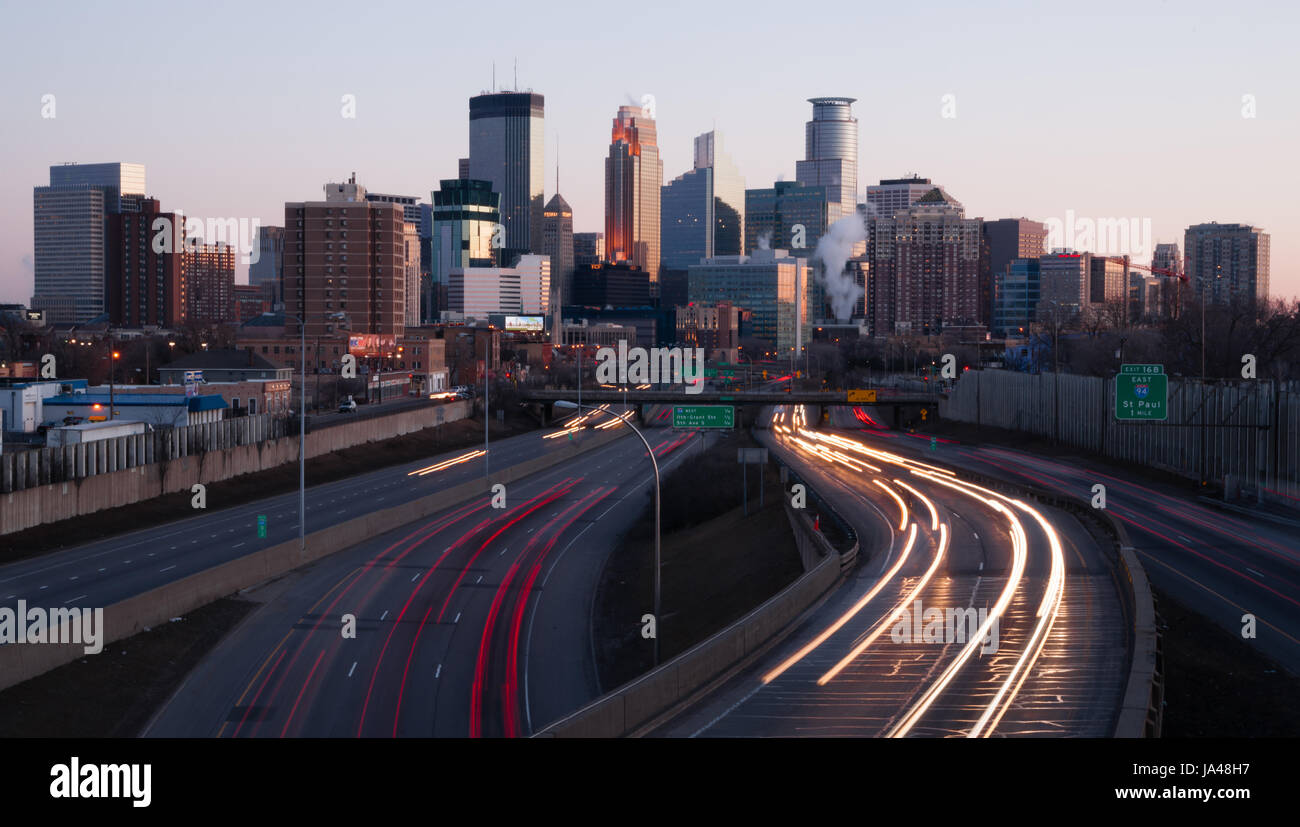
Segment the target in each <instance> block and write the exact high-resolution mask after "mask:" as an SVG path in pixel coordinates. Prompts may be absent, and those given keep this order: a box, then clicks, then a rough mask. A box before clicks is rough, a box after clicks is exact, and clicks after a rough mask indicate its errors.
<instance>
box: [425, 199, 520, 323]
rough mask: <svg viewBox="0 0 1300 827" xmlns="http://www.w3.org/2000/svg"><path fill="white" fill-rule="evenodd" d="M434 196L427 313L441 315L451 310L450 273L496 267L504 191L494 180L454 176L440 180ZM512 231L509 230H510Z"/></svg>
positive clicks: (431, 316) (427, 316)
mask: <svg viewBox="0 0 1300 827" xmlns="http://www.w3.org/2000/svg"><path fill="white" fill-rule="evenodd" d="M438 183H439V189H438V190H437V192H434V193H431V195H432V198H433V230H432V238H431V240H430V251H429V277H430V281H431V285H430V290H429V296H428V302H429V305H428V306H427V307H426V308H425V311H424V317H425V319H426V320H428V321H434V320H436V319H437V318H438V313H439V311H442V310H447V309H448V304H447V285H448V277H449V275H450V273H451V271H452V270H454V269H464V268H466V267H495V266H499V265H500V261H501V259H500V258H499V257H498V256H497V255H496V254H497V253H498V252H500V251H499V250H497V249H494V248H493V246H492V243H493V240H492V239H493V235H494V233H495V231H496V227H497V224H499V223H501V195H500V193H497V192H494V191H493V190H492V183H491V182H490V181H478V180H475V179H464V178H451V179H444V180H442V181H439V182H438ZM507 233H508V231H507Z"/></svg>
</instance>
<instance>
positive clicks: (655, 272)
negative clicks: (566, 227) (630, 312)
mask: <svg viewBox="0 0 1300 827" xmlns="http://www.w3.org/2000/svg"><path fill="white" fill-rule="evenodd" d="M663 179H664V168H663V162H662V161H661V160H660V159H659V145H658V137H657V131H656V126H655V120H654V118H653V117H651V116H650V114H649V113H648V112H647V111H646V110H645V109H644V108H643V107H640V106H620V107H619V108H618V113H617V114H616V115H615V116H614V125H613V128H612V129H611V131H610V142H609V154H608V155H607V156H606V158H605V257H606V258H607V259H608V260H609V261H613V262H621V261H626V262H628V263H630V264H632V265H633V266H635V267H637V268H639V269H641V270H643V271H645V273H646V274H647V276H649V279H650V285H651V287H650V291H651V294H652V295H654V293H655V288H656V287H657V284H658V281H659V262H660V247H659V240H660V236H659V233H660V229H661V228H660V223H659V222H660V198H661V195H662V193H661V188H662V186H663Z"/></svg>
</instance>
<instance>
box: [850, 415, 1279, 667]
mask: <svg viewBox="0 0 1300 827" xmlns="http://www.w3.org/2000/svg"><path fill="white" fill-rule="evenodd" d="M874 413H875V412H874V411H872V410H871V409H869V408H859V409H856V410H855V409H854V408H849V407H844V408H832V409H831V417H832V424H833V425H835V426H837V427H840V428H852V429H857V433H858V434H859V435H860V437H861V438H863V439H866V440H868V441H872V442H874V443H876V444H879V445H882V446H885V447H887V448H888V449H889V450H892V451H899V452H903V453H909V454H910V455H913V456H929V457H933V458H935V459H937V460H941V461H943V462H945V463H947V464H950V465H954V466H958V467H966V468H970V469H971V470H973V471H976V472H978V473H980V474H986V475H990V476H997V477H1001V478H1004V479H1007V480H1011V481H1015V482H1023V483H1027V484H1030V485H1034V486H1037V487H1039V488H1047V489H1050V490H1053V491H1059V492H1062V493H1066V494H1071V495H1073V496H1075V497H1080V498H1083V499H1087V500H1091V499H1092V498H1093V497H1094V493H1093V486H1094V485H1097V484H1100V485H1102V486H1104V487H1105V496H1106V500H1105V507H1106V510H1107V511H1108V512H1109V513H1110V514H1111V515H1112V516H1113V517H1115V518H1116V519H1117V520H1119V521H1120V522H1122V523H1123V524H1124V525H1125V527H1126V529H1127V531H1128V533H1129V536H1130V539H1131V541H1132V543H1133V546H1134V548H1135V549H1136V551H1137V554H1138V557H1139V559H1140V560H1141V562H1142V565H1143V567H1144V568H1145V569H1146V572H1147V576H1148V577H1149V578H1150V579H1151V583H1152V585H1154V586H1155V587H1156V588H1157V589H1159V590H1161V591H1163V592H1165V593H1167V594H1169V595H1170V596H1171V597H1173V598H1174V599H1175V600H1177V601H1179V602H1181V603H1183V604H1184V605H1186V606H1188V607H1190V608H1192V609H1194V610H1196V611H1197V612H1199V613H1201V614H1202V615H1204V616H1205V617H1208V618H1210V619H1211V620H1212V621H1214V622H1215V623H1216V624H1217V625H1219V626H1221V627H1222V628H1223V629H1224V630H1225V631H1227V632H1228V633H1229V634H1231V635H1233V636H1234V637H1236V638H1239V639H1241V640H1243V641H1245V642H1246V643H1247V644H1248V645H1250V646H1252V647H1256V648H1257V649H1258V650H1259V651H1260V652H1261V653H1262V654H1264V655H1265V656H1267V657H1269V658H1270V659H1272V660H1273V661H1275V662H1276V663H1278V664H1280V665H1281V666H1283V667H1284V668H1285V669H1287V670H1288V671H1290V672H1291V673H1292V674H1300V611H1298V609H1300V571H1298V570H1297V569H1298V567H1300V542H1297V537H1298V536H1300V525H1297V524H1296V523H1294V522H1275V521H1272V519H1271V518H1270V517H1269V516H1268V515H1264V514H1260V515H1257V516H1256V515H1251V514H1249V513H1242V512H1240V511H1235V510H1228V509H1227V508H1226V507H1216V506H1215V505H1213V504H1211V503H1210V502H1207V501H1206V500H1202V499H1199V498H1196V497H1192V496H1189V495H1188V494H1187V493H1186V491H1184V490H1179V489H1177V488H1175V487H1174V486H1173V485H1169V484H1164V483H1158V482H1149V481H1146V480H1143V479H1141V478H1138V477H1135V476H1132V475H1126V474H1123V473H1120V472H1117V471H1115V470H1114V468H1112V467H1108V466H1106V465H1103V464H1101V463H1098V462H1095V461H1093V460H1090V459H1087V458H1084V457H1066V458H1050V457H1041V456H1037V455H1035V454H1029V453H1026V452H1024V451H1017V450H1014V449H1011V448H1003V447H998V446H994V445H970V444H964V443H960V442H957V441H954V440H950V439H944V438H942V437H940V438H936V439H935V441H934V444H933V449H931V447H930V445H931V444H930V438H929V436H925V435H920V434H911V433H906V432H901V431H892V430H887V429H884V428H881V427H879V426H878V425H876V423H877V422H879V421H881V419H880V417H878V416H874V415H873V414H874ZM1247 615H1250V616H1251V617H1252V618H1254V620H1255V621H1256V622H1255V633H1256V636H1255V637H1243V636H1242V631H1243V629H1245V628H1246V623H1245V620H1244V618H1245V617H1246V616H1247Z"/></svg>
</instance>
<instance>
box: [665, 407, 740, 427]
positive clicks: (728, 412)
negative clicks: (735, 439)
mask: <svg viewBox="0 0 1300 827" xmlns="http://www.w3.org/2000/svg"><path fill="white" fill-rule="evenodd" d="M673 427H674V428H734V427H736V409H735V408H734V407H733V406H731V405H674V406H673Z"/></svg>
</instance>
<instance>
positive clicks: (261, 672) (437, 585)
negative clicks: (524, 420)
mask: <svg viewBox="0 0 1300 827" xmlns="http://www.w3.org/2000/svg"><path fill="white" fill-rule="evenodd" d="M653 416H654V418H655V420H657V421H662V419H663V418H665V417H666V412H655V413H654V415H653ZM611 421H613V420H611V419H609V418H608V417H606V418H605V420H604V421H602V420H601V419H600V418H599V417H594V418H593V419H592V420H591V422H589V423H587V424H589V425H592V424H597V423H600V424H605V423H607V422H611ZM615 427H623V426H622V425H615ZM586 433H588V434H590V433H591V431H587V432H586ZM557 435H558V437H557ZM543 436H548V437H551V438H553V439H557V438H558V439H559V440H564V439H568V438H569V435H568V433H567V432H566V430H565V429H554V430H551V431H549V432H548V433H547V434H545V435H543ZM539 438H540V437H539ZM579 438H581V437H580V436H579ZM647 438H648V439H649V440H650V442H651V445H652V446H653V447H654V450H655V453H656V458H657V459H658V460H659V462H660V465H661V470H662V471H664V472H667V471H668V470H670V469H671V468H672V467H673V466H674V465H675V464H676V463H677V462H679V461H680V460H681V458H683V457H684V456H686V455H687V454H688V452H689V451H690V450H692V449H694V450H698V447H699V446H700V444H701V438H700V437H699V436H698V435H695V434H694V432H681V433H674V432H672V431H667V430H662V429H656V430H652V431H651V432H649V433H648V434H647ZM650 479H651V474H650V464H649V460H648V458H647V457H646V453H645V449H644V447H643V446H642V444H641V443H640V441H639V440H636V439H635V438H634V437H632V436H631V435H630V434H629V437H628V438H625V439H620V440H616V441H615V442H613V443H610V444H608V445H606V446H603V447H600V448H596V449H593V450H592V451H589V452H587V453H585V454H583V455H582V456H581V457H579V458H577V459H576V460H574V461H572V462H569V463H565V464H563V465H560V466H557V467H555V468H553V469H550V470H548V471H544V472H540V473H538V474H535V475H533V476H531V477H529V478H527V479H525V480H521V481H518V482H515V483H512V484H511V485H510V486H509V487H508V491H507V506H508V507H507V508H505V509H493V508H491V507H490V506H489V501H488V498H486V497H484V498H480V499H478V500H475V501H473V502H468V503H465V504H464V505H462V506H460V507H457V508H451V509H448V510H446V511H444V512H442V513H439V514H435V515H432V516H431V517H429V518H427V519H424V520H420V521H417V522H415V523H412V524H409V525H405V526H400V527H394V530H393V531H391V532H388V533H386V534H385V535H383V536H380V537H375V538H374V539H373V540H371V541H369V542H366V543H363V544H361V545H358V546H356V547H355V548H352V549H349V550H347V551H343V552H339V553H337V554H334V555H331V556H329V557H326V558H323V559H322V560H319V561H317V562H315V563H313V564H312V565H310V566H307V567H304V568H303V569H300V570H298V571H295V572H294V573H292V574H291V575H289V576H287V577H284V578H281V579H279V580H277V581H275V582H273V583H271V584H268V585H266V586H264V587H262V588H259V589H255V590H253V591H251V592H250V593H249V594H248V595H247V596H248V597H249V598H250V599H253V600H256V601H259V602H261V603H262V605H261V606H260V607H259V608H258V609H257V610H256V611H255V612H254V613H252V614H251V615H250V616H249V617H248V618H247V619H246V620H245V621H244V622H243V623H242V624H241V625H240V626H239V627H237V628H236V629H235V630H234V631H233V632H232V633H231V634H229V635H228V636H227V637H226V638H225V639H224V640H223V641H222V642H221V643H220V644H219V645H218V646H217V647H216V648H215V649H214V650H213V651H212V652H211V653H210V654H209V656H208V657H207V658H205V659H204V660H203V661H202V662H201V663H200V665H199V666H198V667H197V668H196V670H195V671H194V672H193V673H192V674H191V675H190V676H189V678H188V679H187V680H186V682H185V683H184V684H183V686H182V687H181V688H180V689H179V690H178V691H177V693H176V694H175V695H174V696H173V697H172V698H171V699H170V701H169V702H168V703H167V704H166V705H165V707H164V708H163V709H162V710H161V711H160V713H159V714H158V715H157V716H156V718H155V719H154V721H153V722H152V723H151V724H150V726H149V727H148V728H147V730H146V732H145V734H146V735H148V736H157V737H175V736H193V737H224V738H247V737H293V736H332V737H394V736H425V737H428V736H439V737H502V736H504V737H516V736H526V735H529V734H531V733H532V732H533V731H535V730H536V729H539V728H541V727H542V726H544V725H545V724H547V723H549V722H551V721H552V720H555V719H557V718H559V717H561V716H563V715H564V714H567V713H568V712H570V711H572V710H573V709H575V708H577V707H578V706H580V705H582V704H583V703H585V702H587V701H589V700H591V699H592V698H594V697H596V696H598V695H599V694H600V692H601V687H600V686H599V683H598V679H597V676H596V669H595V664H594V649H593V646H592V641H591V616H590V613H591V609H592V604H593V597H594V593H595V589H596V585H597V583H598V580H599V576H600V571H601V568H602V566H603V563H604V559H605V557H606V556H607V555H608V553H609V551H610V550H611V549H612V548H613V547H614V546H615V544H616V542H617V540H618V537H619V535H620V534H621V533H622V532H623V531H624V530H625V529H626V528H627V527H628V525H630V523H631V522H632V521H633V520H634V519H635V518H636V516H637V515H638V514H639V513H640V512H641V509H642V508H643V507H644V506H645V504H646V502H647V498H648V496H649V495H650V494H651V493H652V491H651V487H650V485H649V482H650ZM648 610H649V607H648V606H646V607H642V606H629V607H628V615H629V616H628V622H629V623H639V618H640V615H641V614H642V613H643V612H644V611H648ZM344 614H352V615H354V616H355V617H356V620H357V631H356V636H355V638H345V637H344V636H343V634H342V631H341V630H342V617H343V615H344Z"/></svg>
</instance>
